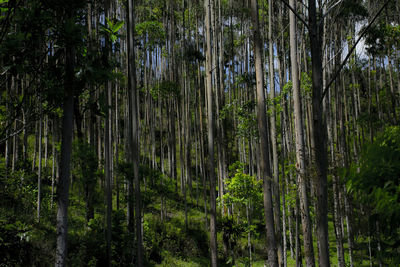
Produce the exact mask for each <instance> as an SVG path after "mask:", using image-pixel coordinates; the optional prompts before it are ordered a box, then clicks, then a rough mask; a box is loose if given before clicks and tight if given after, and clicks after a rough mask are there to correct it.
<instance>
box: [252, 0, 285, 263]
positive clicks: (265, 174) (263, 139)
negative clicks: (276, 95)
mask: <svg viewBox="0 0 400 267" xmlns="http://www.w3.org/2000/svg"><path fill="white" fill-rule="evenodd" d="M251 15H252V23H253V48H254V60H255V69H256V88H257V120H258V132H259V138H260V154H261V158H260V165H261V176H262V179H263V181H264V185H263V191H264V213H265V223H266V226H265V227H266V233H267V251H268V262H269V266H271V267H274V266H278V259H277V254H276V253H277V252H276V238H275V228H274V212H273V204H272V192H271V169H270V165H269V162H268V161H269V147H268V128H267V115H266V108H265V93H264V73H263V63H262V52H261V48H262V42H261V37H260V26H259V20H258V3H257V0H252V1H251Z"/></svg>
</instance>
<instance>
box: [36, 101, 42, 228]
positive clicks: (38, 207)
mask: <svg viewBox="0 0 400 267" xmlns="http://www.w3.org/2000/svg"><path fill="white" fill-rule="evenodd" d="M42 121H43V115H42V103H41V101H39V137H38V139H39V144H38V149H39V153H38V154H39V162H38V163H39V166H38V194H37V220H38V221H40V208H41V206H42V124H43V123H42Z"/></svg>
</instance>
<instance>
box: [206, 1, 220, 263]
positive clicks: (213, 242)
mask: <svg viewBox="0 0 400 267" xmlns="http://www.w3.org/2000/svg"><path fill="white" fill-rule="evenodd" d="M213 5H214V0H206V1H204V8H205V11H206V12H205V27H206V43H207V44H206V46H207V49H206V79H207V84H206V88H207V122H208V125H207V128H208V131H207V132H208V168H209V178H210V251H211V267H216V266H217V260H218V250H217V218H216V216H217V215H216V188H215V186H216V183H215V166H214V112H213V110H214V107H213V99H214V97H213V87H212V76H213V67H212V56H211V52H212V47H211V31H212V28H211V14H210V13H211V10H212V8H211V7H212V6H213Z"/></svg>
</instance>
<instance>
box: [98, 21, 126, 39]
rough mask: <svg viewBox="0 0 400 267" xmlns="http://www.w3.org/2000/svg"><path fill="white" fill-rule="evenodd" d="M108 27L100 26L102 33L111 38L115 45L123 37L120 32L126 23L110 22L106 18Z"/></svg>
mask: <svg viewBox="0 0 400 267" xmlns="http://www.w3.org/2000/svg"><path fill="white" fill-rule="evenodd" d="M106 21H107V25H100V32H101V33H103V34H104V35H105V36H107V37H108V38H110V41H111V42H112V43H115V42H116V41H117V39H118V38H120V37H121V35H120V34H119V33H118V31H119V30H120V29H121V28H122V26H124V21H122V20H113V21H112V20H110V19H109V18H106Z"/></svg>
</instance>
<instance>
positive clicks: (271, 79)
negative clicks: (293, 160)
mask: <svg viewBox="0 0 400 267" xmlns="http://www.w3.org/2000/svg"><path fill="white" fill-rule="evenodd" d="M272 9H273V3H272V0H268V42H269V71H268V73H269V85H270V87H269V90H270V95H271V100H272V103H273V104H272V107H271V108H272V114H271V117H270V124H271V142H272V166H273V176H274V181H273V187H272V188H273V194H274V224H275V233H276V246H277V252H278V264H279V266H282V262H283V260H282V254H283V248H282V230H281V213H280V209H281V205H280V193H279V162H278V145H277V132H276V109H275V80H274V78H275V77H274V76H275V70H274V40H273V39H272V23H273V13H272Z"/></svg>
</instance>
